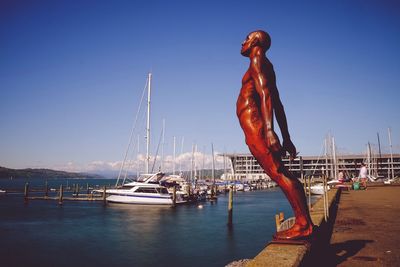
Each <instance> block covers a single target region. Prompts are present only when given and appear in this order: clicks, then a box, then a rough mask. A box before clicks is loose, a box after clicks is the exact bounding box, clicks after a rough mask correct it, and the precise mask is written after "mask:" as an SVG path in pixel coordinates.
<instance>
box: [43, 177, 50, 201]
mask: <svg viewBox="0 0 400 267" xmlns="http://www.w3.org/2000/svg"><path fill="white" fill-rule="evenodd" d="M48 197H49V183H48V182H47V180H46V183H45V184H44V198H46V199H47V198H48Z"/></svg>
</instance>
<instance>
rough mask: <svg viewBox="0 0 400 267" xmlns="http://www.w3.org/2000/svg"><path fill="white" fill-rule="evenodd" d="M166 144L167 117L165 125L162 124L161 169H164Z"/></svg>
mask: <svg viewBox="0 0 400 267" xmlns="http://www.w3.org/2000/svg"><path fill="white" fill-rule="evenodd" d="M164 145H165V119H163V125H162V142H161V165H160V170H161V171H164Z"/></svg>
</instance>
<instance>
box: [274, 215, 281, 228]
mask: <svg viewBox="0 0 400 267" xmlns="http://www.w3.org/2000/svg"><path fill="white" fill-rule="evenodd" d="M275 225H276V231H277V232H278V231H279V226H280V225H281V220H280V218H279V214H275Z"/></svg>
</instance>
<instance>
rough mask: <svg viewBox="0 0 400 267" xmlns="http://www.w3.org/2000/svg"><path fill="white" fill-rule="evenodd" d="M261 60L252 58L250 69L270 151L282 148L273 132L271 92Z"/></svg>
mask: <svg viewBox="0 0 400 267" xmlns="http://www.w3.org/2000/svg"><path fill="white" fill-rule="evenodd" d="M261 64H262V62H261V61H260V60H259V58H254V59H252V62H251V65H250V70H251V75H252V78H253V80H254V86H255V89H256V91H257V93H258V95H259V96H260V113H261V117H262V121H263V124H264V135H265V138H266V141H267V145H268V146H269V148H270V149H271V150H272V151H275V152H277V151H280V150H281V149H282V147H281V145H280V142H279V138H278V136H277V135H276V133H275V132H274V127H273V106H272V105H273V104H272V98H271V93H270V91H269V88H268V87H267V77H266V73H265V72H263V70H262V66H261Z"/></svg>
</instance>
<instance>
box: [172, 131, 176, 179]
mask: <svg viewBox="0 0 400 267" xmlns="http://www.w3.org/2000/svg"><path fill="white" fill-rule="evenodd" d="M175 159H176V137H175V136H174V160H173V161H172V174H173V175H175Z"/></svg>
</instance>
